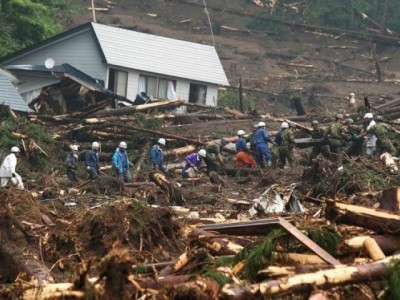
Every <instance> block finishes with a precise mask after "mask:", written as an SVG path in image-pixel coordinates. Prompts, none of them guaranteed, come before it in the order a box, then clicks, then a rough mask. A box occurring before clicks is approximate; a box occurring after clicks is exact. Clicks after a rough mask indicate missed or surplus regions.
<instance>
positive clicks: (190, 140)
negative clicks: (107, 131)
mask: <svg viewBox="0 0 400 300" xmlns="http://www.w3.org/2000/svg"><path fill="white" fill-rule="evenodd" d="M109 124H110V125H112V126H118V127H119V128H126V129H131V130H134V131H142V132H147V133H150V134H154V135H157V136H159V137H164V138H170V139H174V140H179V141H184V142H186V143H188V144H193V145H197V146H203V145H204V143H203V142H199V141H196V140H192V139H189V138H187V137H183V136H179V135H175V134H170V133H165V132H161V131H156V130H151V129H145V128H140V127H136V126H128V125H122V124H114V123H109Z"/></svg>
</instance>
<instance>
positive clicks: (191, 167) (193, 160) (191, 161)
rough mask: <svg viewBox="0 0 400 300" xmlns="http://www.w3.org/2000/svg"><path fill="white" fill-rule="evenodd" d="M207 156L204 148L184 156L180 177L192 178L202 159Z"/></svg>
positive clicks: (195, 174)
mask: <svg viewBox="0 0 400 300" xmlns="http://www.w3.org/2000/svg"><path fill="white" fill-rule="evenodd" d="M206 156H207V151H206V150H204V149H201V150H199V152H197V153H196V152H194V153H192V154H189V155H188V156H186V157H185V164H184V165H183V167H182V178H193V177H196V176H197V173H198V172H199V169H200V166H201V163H202V161H203V160H204V159H205V157H206Z"/></svg>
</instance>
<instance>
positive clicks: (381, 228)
mask: <svg viewBox="0 0 400 300" xmlns="http://www.w3.org/2000/svg"><path fill="white" fill-rule="evenodd" d="M326 203H327V207H326V216H327V218H329V219H331V220H334V221H335V222H336V223H342V224H348V225H354V226H359V227H363V228H368V229H371V230H375V231H377V232H383V233H390V234H396V233H399V231H400V215H398V214H394V213H391V212H389V211H378V210H376V209H372V208H367V207H362V206H357V205H351V204H345V203H340V202H335V201H332V200H327V201H326Z"/></svg>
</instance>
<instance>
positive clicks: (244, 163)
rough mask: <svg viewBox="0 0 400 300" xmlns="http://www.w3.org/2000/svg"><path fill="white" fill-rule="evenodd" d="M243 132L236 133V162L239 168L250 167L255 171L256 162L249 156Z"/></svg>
mask: <svg viewBox="0 0 400 300" xmlns="http://www.w3.org/2000/svg"><path fill="white" fill-rule="evenodd" d="M244 135H245V132H244V130H239V131H238V132H237V136H238V139H237V141H236V162H237V164H238V165H239V167H241V168H243V167H250V168H252V169H255V168H256V167H257V164H256V161H255V160H254V159H253V158H252V157H251V156H250V155H249V152H250V150H249V148H247V143H246V139H245V138H244Z"/></svg>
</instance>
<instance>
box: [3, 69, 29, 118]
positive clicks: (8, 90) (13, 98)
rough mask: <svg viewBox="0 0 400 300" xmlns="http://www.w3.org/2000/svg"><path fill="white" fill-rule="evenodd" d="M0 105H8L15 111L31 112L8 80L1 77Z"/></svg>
mask: <svg viewBox="0 0 400 300" xmlns="http://www.w3.org/2000/svg"><path fill="white" fill-rule="evenodd" d="M0 104H4V105H8V106H10V107H11V109H12V110H16V111H23V112H32V110H31V109H30V108H29V107H28V105H27V104H26V103H25V101H24V99H22V97H21V95H20V94H18V92H17V90H16V89H15V87H14V85H13V84H12V83H11V82H10V80H9V79H7V78H5V77H3V76H0Z"/></svg>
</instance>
